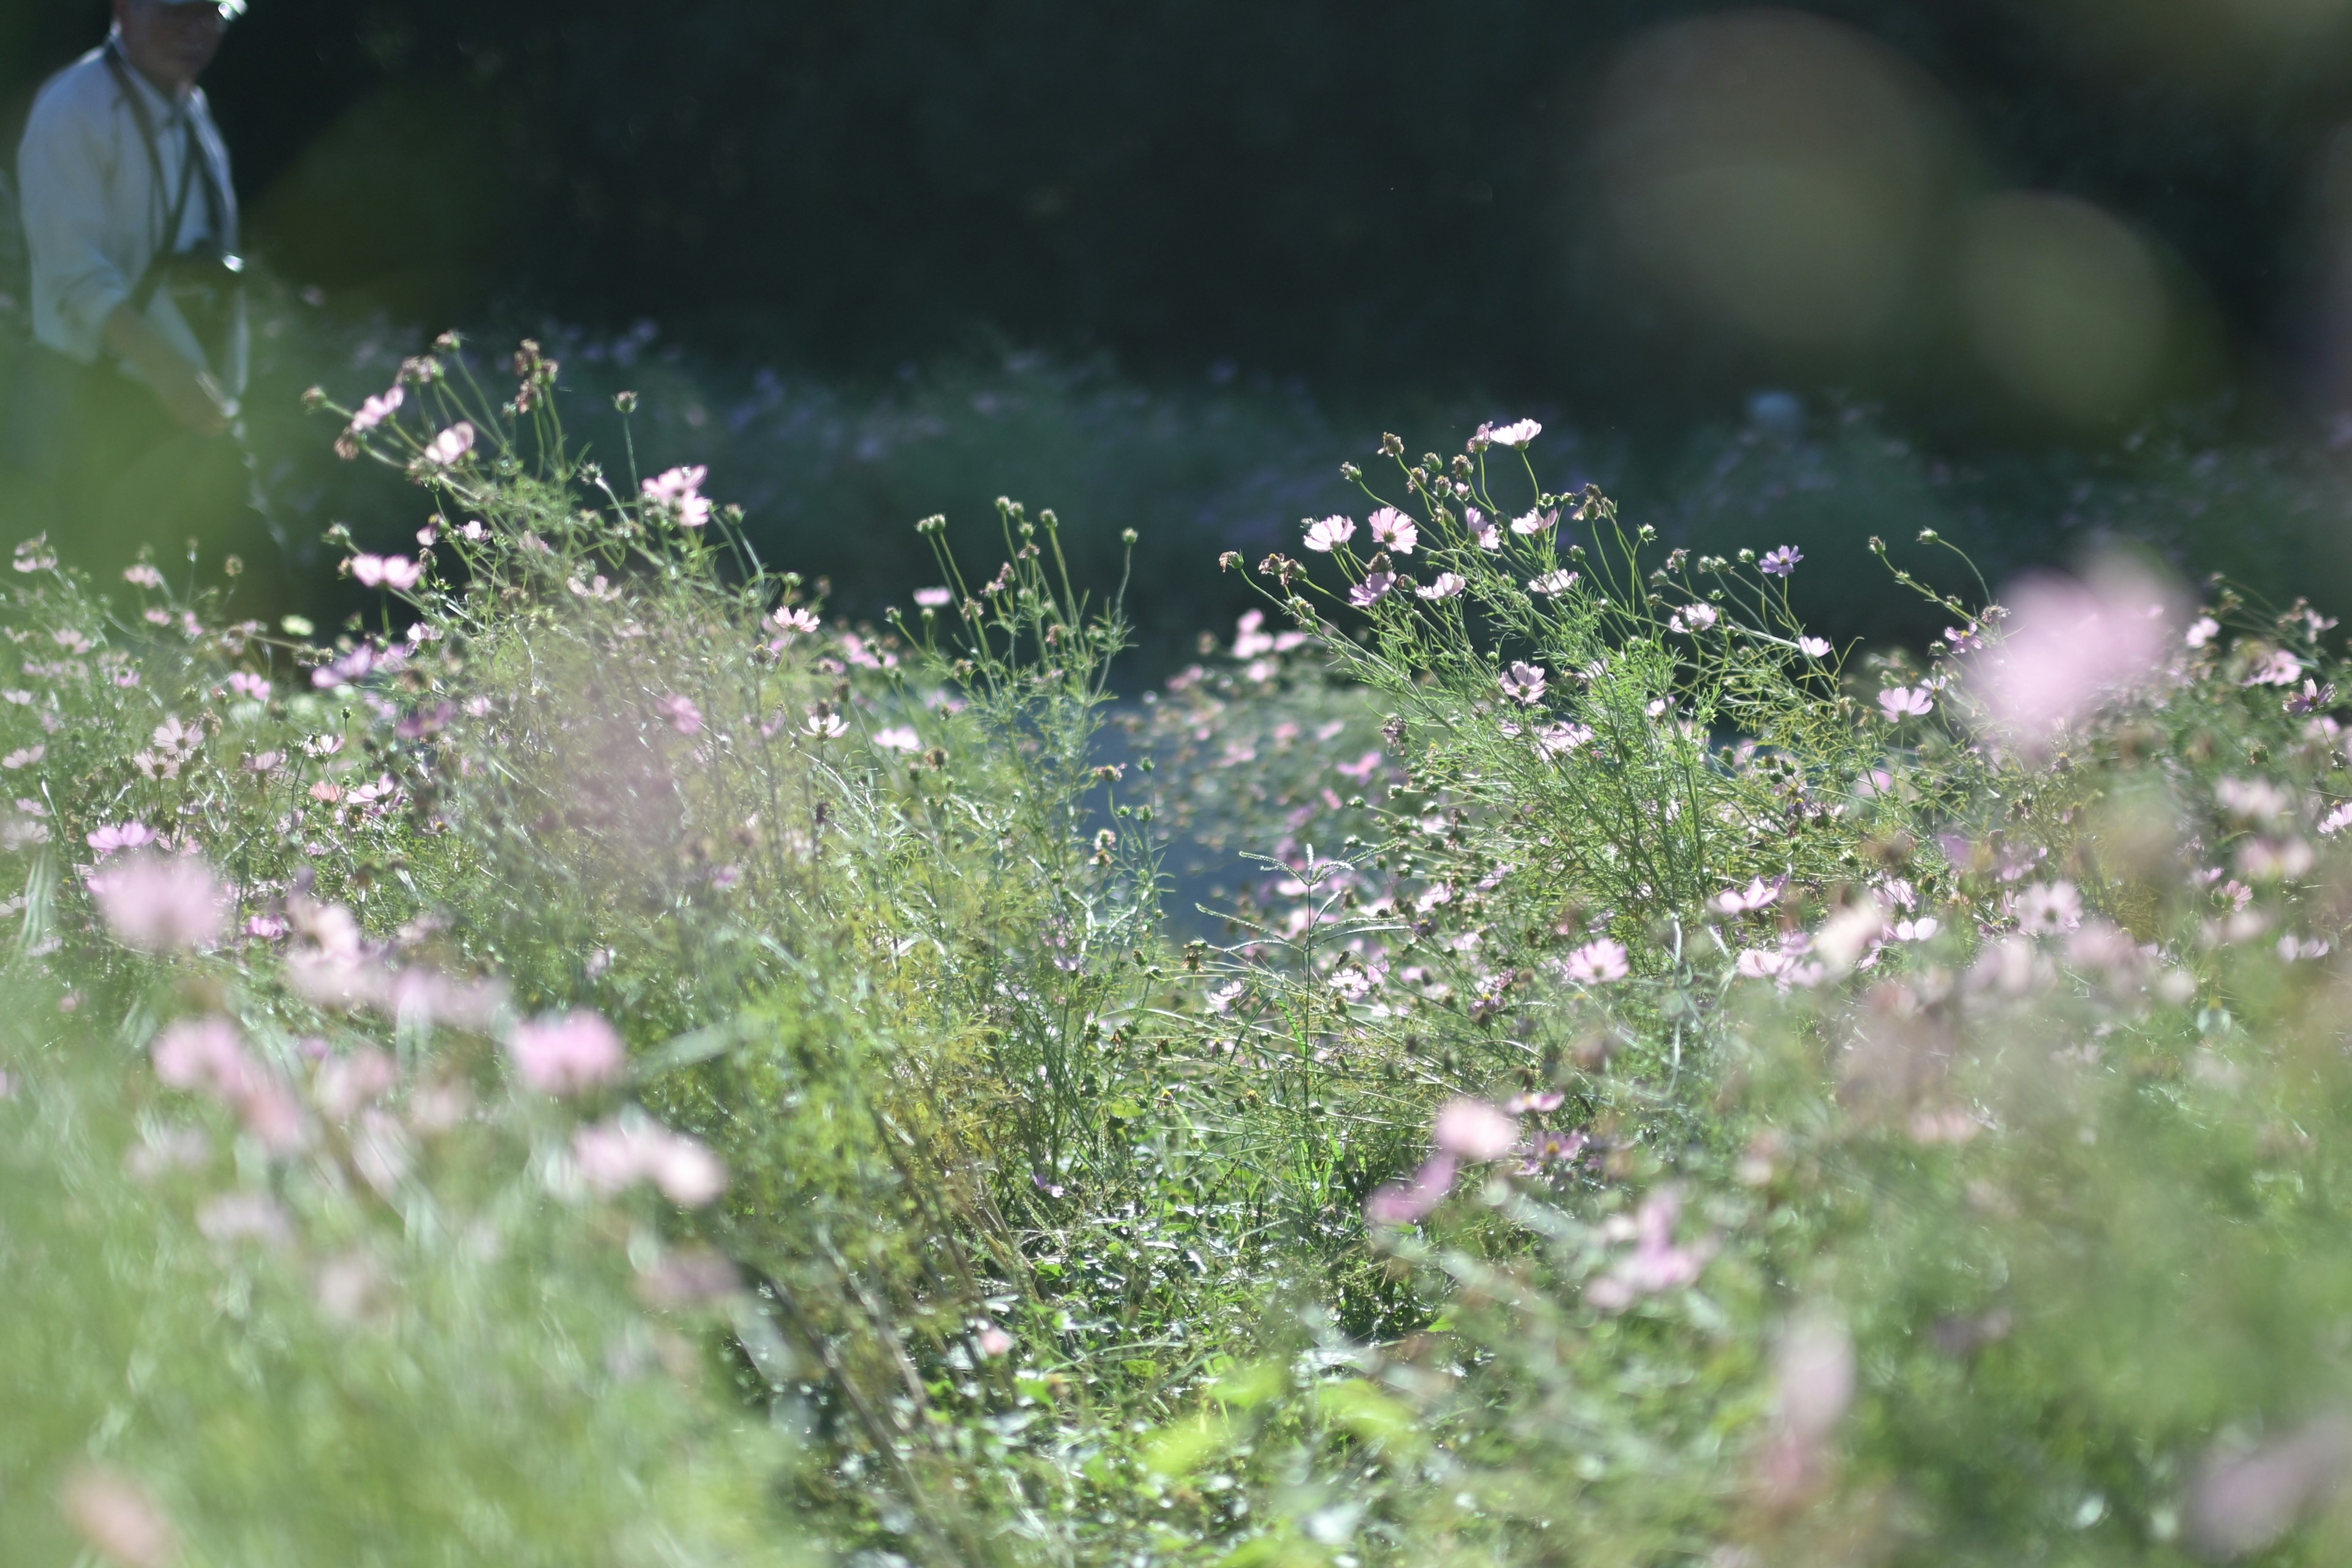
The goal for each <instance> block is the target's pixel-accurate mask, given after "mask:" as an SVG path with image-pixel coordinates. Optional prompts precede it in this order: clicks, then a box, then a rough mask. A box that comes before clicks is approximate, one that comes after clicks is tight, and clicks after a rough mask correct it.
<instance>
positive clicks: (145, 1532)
mask: <svg viewBox="0 0 2352 1568" xmlns="http://www.w3.org/2000/svg"><path fill="white" fill-rule="evenodd" d="M58 1511H59V1512H61V1513H63V1514H64V1515H65V1516H66V1522H67V1523H68V1524H69V1525H71V1526H72V1527H73V1531H74V1533H75V1534H76V1535H79V1536H80V1537H81V1539H82V1542H83V1544H85V1545H87V1546H88V1547H89V1549H90V1550H91V1551H93V1552H97V1553H98V1554H99V1555H100V1556H101V1557H104V1558H106V1559H107V1560H108V1561H109V1562H110V1563H115V1564H117V1565H118V1568H171V1565H172V1564H173V1563H176V1562H177V1561H179V1556H180V1542H179V1537H178V1534H177V1532H176V1531H173V1528H172V1521H171V1520H170V1519H169V1518H168V1517H167V1516H166V1515H165V1514H164V1512H163V1507H162V1505H160V1504H158V1503H157V1502H156V1501H155V1500H154V1499H153V1498H152V1497H151V1496H150V1495H148V1492H147V1489H145V1488H144V1487H142V1486H141V1485H140V1484H139V1483H138V1482H137V1481H134V1480H132V1479H131V1478H130V1477H129V1476H126V1475H124V1474H123V1473H122V1472H121V1471H120V1470H114V1469H109V1468H105V1467H102V1466H97V1465H87V1466H84V1467H82V1468H79V1469H78V1470H76V1471H74V1473H73V1474H72V1475H70V1476H68V1477H67V1478H66V1483H65V1485H64V1486H63V1487H61V1488H60V1489H58Z"/></svg>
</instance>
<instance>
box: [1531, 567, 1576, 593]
mask: <svg viewBox="0 0 2352 1568" xmlns="http://www.w3.org/2000/svg"><path fill="white" fill-rule="evenodd" d="M1575 586H1576V574H1575V573H1573V572H1569V571H1559V572H1547V573H1545V574H1543V575H1542V576H1540V577H1530V578H1528V593H1530V594H1565V593H1567V592H1568V591H1569V590H1570V588H1573V587H1575Z"/></svg>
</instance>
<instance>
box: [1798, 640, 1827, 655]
mask: <svg viewBox="0 0 2352 1568" xmlns="http://www.w3.org/2000/svg"><path fill="white" fill-rule="evenodd" d="M1797 651H1798V652H1799V653H1801V654H1803V655H1804V656H1805V657H1806V658H1829V656H1830V645H1829V639H1828V638H1827V637H1799V638H1798V639H1797Z"/></svg>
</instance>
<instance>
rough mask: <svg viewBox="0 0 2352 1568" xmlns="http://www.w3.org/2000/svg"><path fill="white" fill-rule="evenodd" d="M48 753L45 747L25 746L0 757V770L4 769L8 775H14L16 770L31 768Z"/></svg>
mask: <svg viewBox="0 0 2352 1568" xmlns="http://www.w3.org/2000/svg"><path fill="white" fill-rule="evenodd" d="M48 753H49V749H48V748H47V746H26V747H24V748H22V749H21V750H18V751H14V752H9V753H8V754H7V755H6V756H5V757H0V768H6V769H7V770H8V771H9V772H10V773H14V772H16V770H17V769H18V768H28V767H31V766H32V765H33V764H34V763H37V762H39V761H40V760H41V759H42V758H43V757H45V756H47V755H48Z"/></svg>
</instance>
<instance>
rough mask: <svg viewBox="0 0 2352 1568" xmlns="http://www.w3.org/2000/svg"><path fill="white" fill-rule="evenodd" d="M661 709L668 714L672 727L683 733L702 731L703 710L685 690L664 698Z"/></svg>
mask: <svg viewBox="0 0 2352 1568" xmlns="http://www.w3.org/2000/svg"><path fill="white" fill-rule="evenodd" d="M661 710H662V712H664V713H665V714H667V715H668V717H669V722H670V728H672V729H674V730H676V731H677V732H678V733H679V734H681V735H694V734H699V733H700V732H701V731H702V710H701V709H699V708H697V707H696V706H695V705H694V700H693V699H692V698H690V697H688V696H687V695H685V694H684V693H683V692H675V691H674V692H672V693H670V695H668V696H667V697H665V698H663V699H662V701H661Z"/></svg>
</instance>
